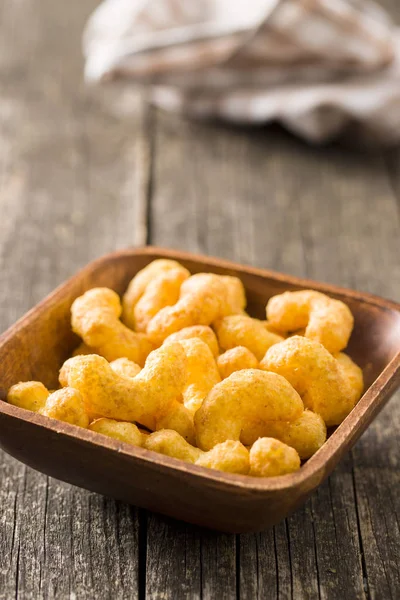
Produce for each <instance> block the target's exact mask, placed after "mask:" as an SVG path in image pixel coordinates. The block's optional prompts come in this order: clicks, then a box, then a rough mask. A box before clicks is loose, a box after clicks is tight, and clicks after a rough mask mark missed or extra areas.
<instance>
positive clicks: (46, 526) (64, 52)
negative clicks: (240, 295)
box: [0, 0, 149, 600]
mask: <svg viewBox="0 0 400 600" xmlns="http://www.w3.org/2000/svg"><path fill="white" fill-rule="evenodd" d="M96 4H97V2H96V1H95V0H85V1H84V2H82V1H81V2H72V3H61V4H58V3H57V4H55V3H53V2H51V1H50V0H43V1H42V2H40V6H39V4H37V3H36V2H23V3H21V2H13V1H6V2H3V3H1V8H0V12H1V16H0V88H1V95H0V96H1V97H0V212H1V215H2V218H1V219H0V282H1V285H0V314H1V324H0V327H1V328H2V330H4V329H5V328H6V327H7V326H8V325H9V324H10V323H12V322H13V321H15V319H16V318H18V317H19V316H20V315H21V314H22V313H23V312H25V311H26V310H27V309H28V308H30V307H31V306H32V305H33V304H35V303H36V302H37V301H38V300H40V299H41V298H42V297H43V296H44V295H45V294H46V293H48V292H49V291H50V290H51V289H53V288H54V287H55V286H56V285H57V284H58V283H60V282H61V281H62V280H64V279H65V278H66V277H68V276H69V275H71V274H72V273H73V272H74V271H75V270H76V269H77V268H80V267H81V266H83V265H84V264H85V263H86V262H87V261H88V260H90V259H92V258H94V257H97V256H99V255H100V254H102V253H104V252H107V251H111V250H114V249H115V248H117V247H120V246H127V245H131V244H134V243H143V242H145V239H146V231H145V229H144V225H145V215H146V194H145V193H144V192H145V188H146V178H147V173H148V168H149V165H148V143H147V138H146V136H145V135H144V127H145V118H144V111H143V107H142V103H141V100H140V98H139V99H138V98H137V97H136V96H135V95H133V94H130V93H129V92H127V93H128V94H130V96H129V97H127V96H125V97H123V98H121V97H119V94H118V93H117V92H115V91H114V90H104V91H101V92H100V91H96V92H95V93H92V92H91V91H90V90H85V89H84V86H83V83H82V79H81V75H82V73H81V70H82V58H81V54H80V37H81V32H82V28H83V24H84V21H85V19H86V16H87V15H88V14H89V12H90V11H91V10H93V8H94V7H95V6H96ZM124 102H125V103H129V104H130V105H132V107H133V110H132V112H131V114H129V115H126V116H125V117H124V115H123V114H121V105H122V104H123V103H124ZM49 451H50V450H49ZM0 480H1V485H0V598H2V599H4V600H10V599H11V598H13V597H17V596H19V597H21V598H24V599H25V598H35V599H39V598H54V597H57V598H73V597H76V598H80V599H81V598H90V599H91V598H94V597H97V598H100V597H102V598H105V597H110V598H111V597H112V598H126V597H129V598H136V597H138V574H139V550H138V537H139V522H138V518H137V511H136V510H135V509H134V508H131V507H128V506H126V505H123V504H120V503H117V502H114V501H113V500H107V499H105V498H103V497H101V496H98V495H96V494H90V493H88V492H86V491H84V490H79V489H76V488H73V487H72V486H68V485H66V484H62V483H60V482H57V481H55V480H53V479H48V478H46V477H45V476H42V475H40V474H38V473H36V472H34V471H32V470H30V469H28V468H25V467H24V466H23V465H21V464H19V463H18V462H17V461H15V460H13V459H12V458H10V457H8V456H6V455H4V454H1V455H0Z"/></svg>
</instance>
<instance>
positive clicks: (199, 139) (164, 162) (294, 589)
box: [148, 115, 400, 599]
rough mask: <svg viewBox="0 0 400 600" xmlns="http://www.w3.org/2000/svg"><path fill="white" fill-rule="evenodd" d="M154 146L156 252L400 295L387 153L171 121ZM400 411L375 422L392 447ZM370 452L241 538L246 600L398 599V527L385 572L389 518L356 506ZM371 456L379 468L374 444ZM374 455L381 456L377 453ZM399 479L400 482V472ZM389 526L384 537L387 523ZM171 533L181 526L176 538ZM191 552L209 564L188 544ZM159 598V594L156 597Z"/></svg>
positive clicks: (161, 122)
mask: <svg viewBox="0 0 400 600" xmlns="http://www.w3.org/2000/svg"><path fill="white" fill-rule="evenodd" d="M154 148H155V150H154V152H155V158H156V162H155V165H154V176H153V184H152V189H153V197H152V202H151V208H152V210H151V221H150V223H151V233H152V238H151V239H152V241H154V242H155V243H158V244H165V245H174V246H178V247H181V248H190V249H195V250H199V251H205V252H209V253H213V254H219V255H222V256H227V257H234V258H235V259H236V260H240V261H243V262H247V263H250V264H255V265H259V266H263V267H271V268H274V269H276V270H282V271H287V272H291V273H295V274H297V275H308V276H312V277H315V278H318V279H321V280H325V281H328V280H329V281H331V282H335V283H342V284H346V285H348V286H355V287H358V288H360V289H365V290H367V291H375V292H376V291H377V289H378V288H379V290H380V293H384V294H386V295H388V296H391V297H394V298H396V297H399V292H400V285H399V284H400V281H399V269H398V264H397V261H396V249H395V246H396V245H397V239H396V232H397V231H398V227H399V222H398V215H397V209H396V199H395V196H394V194H393V191H392V188H391V186H390V181H389V176H388V171H387V168H386V166H385V163H384V160H383V157H382V155H381V154H376V155H373V154H372V155H357V154H353V153H351V152H350V151H346V150H343V149H339V148H328V149H324V150H319V149H311V148H305V147H304V146H303V145H302V144H301V143H299V142H297V141H295V140H294V139H292V138H291V137H289V136H287V135H285V134H283V133H282V132H281V131H279V130H274V129H268V130H266V131H263V132H252V133H251V135H250V132H249V131H246V130H242V131H241V130H235V131H234V130H231V129H229V128H225V127H221V128H219V129H218V130H217V132H216V131H215V129H213V128H211V127H207V126H203V125H197V124H193V123H189V122H183V121H182V120H179V119H172V118H171V117H170V116H165V115H158V119H157V127H156V138H155V145H154ZM167 148H168V152H167V151H166V149H167ZM164 149H165V150H164ZM172 173H177V174H178V176H177V177H172V176H171V174H172ZM378 198H379V204H378V206H379V214H380V218H379V220H378V219H377V218H376V211H377V199H378ZM372 232H373V234H374V236H373V239H371V238H372V236H371V233H372ZM382 265H385V267H384V268H382ZM386 265H387V266H386ZM395 405H396V401H395V400H392V402H391V404H390V407H389V408H388V409H386V411H384V413H383V416H382V417H380V419H379V420H378V421H377V422H376V425H374V428H375V429H376V428H378V430H379V428H380V429H381V439H382V437H383V432H384V431H387V432H388V433H387V439H388V442H387V444H388V445H389V447H392V448H394V447H395V445H396V442H395V439H396V433H395V432H396V427H397V426H398V425H397V423H396V419H395V422H393V423H392V424H391V425H390V426H389V425H388V423H384V420H385V416H386V415H388V416H390V415H391V414H393V407H394V406H395ZM389 418H390V417H389ZM382 423H384V424H382ZM380 424H382V425H380ZM369 435H370V434H369ZM361 444H364V441H363V442H361V443H360V444H359V446H358V447H357V448H356V450H355V454H354V456H355V457H356V458H355V459H354V461H353V460H352V459H351V458H349V459H348V460H346V461H345V462H344V463H342V464H341V465H340V466H339V468H338V469H337V470H336V471H335V473H334V474H333V475H332V476H331V478H330V480H329V481H328V483H326V484H325V485H324V486H322V487H321V488H320V490H319V491H318V492H317V493H316V494H315V495H314V496H313V497H312V498H311V500H310V501H309V503H308V504H307V505H306V507H305V508H304V509H301V510H299V511H297V512H296V514H295V515H293V516H292V517H291V518H290V519H288V521H287V523H286V526H285V527H283V526H278V527H276V528H275V531H274V535H273V536H271V532H266V533H265V534H256V535H246V536H241V538H240V540H239V547H238V552H237V554H238V562H237V564H238V565H239V566H238V568H239V575H238V573H236V575H238V576H237V577H236V581H237V584H238V588H237V593H240V596H241V597H242V598H254V597H258V598H263V597H266V594H268V597H279V598H280V597H284V598H285V597H293V598H296V599H297V598H319V597H321V598H343V597H344V594H348V597H349V598H350V597H357V598H363V597H369V596H370V595H371V596H374V595H375V597H377V598H378V597H380V596H379V594H381V593H382V594H383V593H385V594H386V595H387V597H391V596H390V595H388V594H390V593H391V594H392V596H393V590H394V588H393V586H395V585H396V581H397V577H398V575H397V571H396V569H397V567H396V560H397V553H398V544H399V537H398V532H397V531H396V525H395V527H394V529H393V530H392V531H391V533H390V535H389V534H386V536H385V539H386V537H387V536H388V535H389V538H390V539H389V544H390V556H391V557H392V558H391V560H389V563H390V564H391V566H386V563H387V561H388V550H387V549H386V550H385V551H383V550H382V549H381V554H380V548H379V546H378V540H377V539H376V538H375V540H374V536H375V535H376V534H374V533H373V532H374V530H375V529H374V528H375V527H376V526H377V524H378V523H377V520H378V519H379V516H380V515H379V514H377V515H372V517H371V516H369V518H368V515H367V514H365V513H366V511H367V506H366V504H365V503H366V497H364V502H363V503H361V504H357V501H358V500H361V497H360V496H361V495H364V494H365V487H364V492H363V487H362V482H363V477H362V476H361V473H363V471H364V468H363V456H362V455H360V451H359V449H358V448H359V447H360V446H361ZM366 448H367V450H366V451H367V452H368V456H370V460H371V455H370V447H369V445H367V446H366ZM375 452H378V450H377V449H376V448H375V450H374V449H373V450H372V456H374V453H375ZM392 454H393V455H395V454H396V452H395V450H394V449H393V451H392ZM365 459H366V457H364V460H365ZM384 461H385V459H384ZM353 464H355V465H356V466H355V467H354V468H353ZM386 465H387V463H386ZM380 470H381V467H380V466H378V465H376V467H374V468H373V469H372V472H371V473H370V479H372V478H373V479H374V480H375V481H376V480H377V479H378V480H379V472H380ZM389 471H390V477H391V482H392V484H395V481H394V480H393V478H394V477H396V470H395V469H393V468H391V469H389ZM357 474H360V477H359V478H358V477H357ZM357 483H358V486H357ZM375 485H376V484H375ZM362 492H363V493H362ZM374 505H375V503H374ZM378 506H379V502H377V504H376V507H375V506H374V508H376V510H377V512H378V513H381V514H382V511H378ZM380 506H381V505H380ZM391 510H392V509H389V512H390V511H391ZM361 511H362V514H360V512H361ZM384 514H386V513H385V512H384ZM372 518H373V522H371V519H372ZM397 518H398V507H397V508H396V509H395V508H394V509H393V512H392V513H391V519H393V520H394V522H395V523H396V519H397ZM380 520H382V517H381V519H380ZM379 525H380V529H379V530H378V531H381V530H382V525H383V524H382V523H381V522H380V523H379ZM173 535H174V530H173V528H171V529H170V531H169V536H170V537H171V538H172V537H173ZM379 542H380V543H381V544H383V543H384V542H383V541H381V540H379ZM233 543H234V540H233V538H232V546H233ZM371 543H373V546H372V547H373V548H374V549H373V550H370V548H371ZM153 547H157V538H156V536H154V537H151V538H150V539H149V540H148V553H150V554H151V552H152V548H153ZM260 548H263V551H262V552H260ZM231 552H233V549H232V550H231ZM382 552H383V555H382ZM181 553H182V554H184V555H185V556H187V555H189V554H190V555H193V554H194V555H195V556H197V560H198V561H199V562H200V563H201V561H202V557H201V555H200V554H199V552H198V549H197V547H195V546H192V545H191V544H190V543H189V542H188V543H187V544H185V546H184V547H182V548H181ZM192 560H193V558H192ZM382 564H385V570H384V571H383V569H382ZM305 573H307V576H305ZM384 575H386V576H387V578H388V581H387V580H384V578H383V576H384ZM232 581H233V573H231V574H230V575H228V576H227V579H226V582H227V585H228V586H229V585H231V583H232ZM160 591H161V590H160V589H156V590H154V589H152V590H150V592H151V593H153V595H154V597H157V594H158V593H159V592H160ZM170 592H171V593H172V588H171V589H170ZM150 595H152V594H150ZM393 597H394V596H393Z"/></svg>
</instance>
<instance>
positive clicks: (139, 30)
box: [83, 0, 400, 144]
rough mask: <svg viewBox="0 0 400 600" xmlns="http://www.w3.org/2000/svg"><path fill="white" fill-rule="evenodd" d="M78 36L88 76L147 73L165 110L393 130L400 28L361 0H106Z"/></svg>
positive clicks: (372, 134) (397, 114) (316, 127)
mask: <svg viewBox="0 0 400 600" xmlns="http://www.w3.org/2000/svg"><path fill="white" fill-rule="evenodd" d="M83 43H84V53H85V57H86V65H85V76H86V79H87V80H88V81H95V82H97V81H107V80H112V79H115V78H125V79H130V80H133V81H136V82H139V83H143V84H146V85H148V86H149V90H150V98H151V100H152V102H153V103H155V104H156V105H158V106H160V107H162V108H164V109H167V110H173V111H178V112H181V113H183V114H186V115H189V116H193V117H202V118H221V119H224V120H228V121H231V122H236V123H242V124H261V123H266V122H269V121H273V120H276V121H279V122H281V123H282V124H283V125H285V126H286V127H287V128H288V129H290V130H291V131H293V132H295V133H296V134H298V135H300V136H302V137H303V138H305V139H307V140H308V141H311V142H323V141H327V140H330V139H332V138H333V137H335V136H336V135H338V134H339V133H340V132H342V131H344V130H346V129H347V126H348V125H349V124H350V123H351V124H352V125H353V130H354V131H355V132H356V134H357V135H359V136H360V139H362V138H365V139H368V140H373V141H377V142H380V143H384V144H393V143H397V142H399V141H400V28H398V27H396V26H395V25H394V24H393V22H392V21H391V20H390V18H389V16H388V15H387V14H386V13H385V12H384V11H383V10H382V9H380V8H379V7H378V6H377V5H375V4H374V3H373V2H369V1H368V0H105V1H103V3H102V4H101V5H100V6H99V7H98V8H97V9H96V10H95V12H94V13H93V15H92V16H91V17H90V19H89V22H88V24H87V26H86V30H85V33H84V42H83ZM354 125H355V127H354Z"/></svg>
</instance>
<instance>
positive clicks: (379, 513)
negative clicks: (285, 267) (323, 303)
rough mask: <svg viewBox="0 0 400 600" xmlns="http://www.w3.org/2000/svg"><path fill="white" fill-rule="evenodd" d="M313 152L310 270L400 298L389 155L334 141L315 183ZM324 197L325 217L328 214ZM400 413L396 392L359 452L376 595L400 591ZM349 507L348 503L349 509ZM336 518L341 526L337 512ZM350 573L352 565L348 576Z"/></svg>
mask: <svg viewBox="0 0 400 600" xmlns="http://www.w3.org/2000/svg"><path fill="white" fill-rule="evenodd" d="M312 152H313V151H311V150H307V149H304V150H303V152H302V153H301V154H300V153H299V155H298V159H297V161H295V163H294V164H293V177H294V178H295V179H296V181H297V182H298V190H299V195H300V197H301V218H302V227H303V232H304V233H303V237H304V241H305V246H306V250H307V264H308V273H307V274H308V275H309V276H311V277H313V278H316V279H321V280H325V281H327V280H329V281H332V282H334V283H338V284H341V285H348V286H351V287H356V288H358V289H362V290H367V291H370V292H372V293H377V294H380V295H383V296H388V297H391V298H394V299H397V300H398V299H399V298H400V269H399V264H398V261H397V247H398V242H397V239H398V232H399V226H400V219H399V213H398V206H397V204H396V198H395V195H394V193H393V187H392V185H391V183H390V178H389V176H388V172H387V169H386V165H385V161H384V160H383V158H382V155H381V154H380V153H376V154H368V155H362V154H359V155H357V154H355V155H352V157H351V160H344V159H343V158H344V157H343V151H342V150H340V149H339V148H331V149H328V150H326V151H325V152H323V153H321V154H320V157H319V169H318V172H316V173H315V177H314V180H313V184H312V186H313V187H311V185H310V178H309V177H308V176H307V170H306V166H307V164H308V157H309V155H310V153H312ZM392 156H394V155H392ZM348 158H350V157H348ZM332 184H333V187H332ZM316 186H318V187H316ZM316 191H317V192H318V193H315V192H316ZM324 198H325V199H326V198H329V199H330V202H327V201H326V200H325V201H324V200H323V199H324ZM321 202H322V203H323V210H324V211H325V213H326V217H325V218H321ZM315 215H318V218H316V217H315ZM399 419H400V409H399V404H398V396H396V398H394V399H393V400H392V401H391V402H390V403H389V405H388V407H387V408H386V409H385V410H384V411H383V412H382V414H381V416H380V417H379V418H378V419H377V420H376V421H375V422H374V423H373V425H372V426H371V427H370V428H369V430H368V432H367V433H366V434H365V435H364V436H363V438H362V439H361V441H360V442H359V443H358V444H357V446H356V447H355V449H354V451H353V453H352V454H353V468H352V475H353V478H354V481H353V484H354V490H355V498H356V501H357V510H358V517H359V519H358V522H359V529H360V538H361V539H360V542H361V547H362V549H363V560H364V571H365V572H364V576H365V582H364V585H365V587H366V589H367V591H368V593H369V594H370V595H371V597H375V598H380V597H385V598H391V597H393V598H394V597H396V590H397V593H398V582H399V570H398V564H399V550H400V532H399V525H398V522H399V518H398V515H399V512H398V511H399V505H398V501H397V500H396V498H392V494H391V490H393V489H396V487H398V485H399V474H398V461H399V456H398V447H397V446H398V444H397V441H396V438H397V431H398V427H399ZM350 464H351V463H350ZM349 475H350V472H347V471H346V472H345V477H346V480H347V483H346V487H347V492H346V493H344V494H343V495H339V496H338V498H340V497H341V498H343V499H346V501H348V499H349V497H350V493H351V492H350V490H351V482H350V480H349ZM333 481H335V479H334V478H331V482H333ZM344 483H345V482H344V481H343V482H341V484H342V485H343V484H344ZM321 489H323V488H321ZM335 496H336V494H335ZM349 509H351V507H350V506H349V505H348V503H347V507H346V509H345V510H346V512H347V511H348V510H349ZM321 516H322V515H321ZM335 524H336V526H337V521H336V519H335ZM389 524H390V525H389ZM337 533H338V531H337ZM344 533H345V532H344V531H341V534H340V535H337V540H338V541H337V546H338V549H337V551H338V555H339V557H346V559H345V560H344V561H343V564H347V566H348V552H346V547H347V544H346V545H344V544H343V534H344ZM329 539H331V538H330V536H329V535H328V536H323V537H322V538H321V550H322V549H324V550H325V551H326V549H327V543H328V542H327V540H329ZM340 545H341V548H340ZM320 556H321V554H320ZM320 572H321V570H320ZM350 573H351V570H349V576H350Z"/></svg>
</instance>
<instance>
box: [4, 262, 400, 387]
mask: <svg viewBox="0 0 400 600" xmlns="http://www.w3.org/2000/svg"><path fill="white" fill-rule="evenodd" d="M159 256H160V254H158V253H157V251H156V250H155V251H154V253H151V251H146V253H143V254H141V253H134V252H131V253H130V252H126V253H119V254H116V255H110V256H108V257H105V258H104V259H100V260H99V261H96V262H95V263H93V265H92V266H89V267H88V268H86V269H84V270H83V271H82V272H80V273H78V275H76V276H75V277H73V278H72V279H71V280H70V281H68V282H67V283H66V284H64V285H63V286H61V288H59V289H58V290H57V292H56V293H55V294H54V295H53V296H52V298H51V300H50V301H45V302H44V303H42V304H41V305H39V306H38V307H36V308H35V309H33V311H31V313H29V314H28V315H27V316H26V317H25V318H24V319H23V320H22V321H21V322H19V323H18V324H17V325H15V326H14V327H13V328H11V330H9V332H7V333H6V334H4V336H3V337H2V342H1V355H2V361H1V366H0V386H1V387H2V388H5V389H7V388H8V387H9V386H11V385H13V384H14V383H17V382H18V381H26V380H30V379H35V380H40V381H43V383H44V384H45V385H47V386H48V387H50V388H53V387H55V386H57V383H58V370H59V368H60V366H61V365H62V363H63V362H64V360H66V358H68V357H69V356H70V355H71V352H72V350H73V349H74V348H75V347H76V346H77V345H78V343H79V340H78V338H77V337H76V336H75V335H74V334H73V333H72V331H71V326H70V306H71V303H72V301H73V300H74V299H75V298H76V297H77V296H78V295H80V294H81V293H83V292H84V291H85V290H87V289H89V288H91V287H96V286H106V287H111V288H113V289H114V290H115V291H117V292H118V293H119V294H122V293H123V292H124V290H125V289H126V287H127V285H128V283H129V281H130V279H131V278H132V277H133V276H134V275H135V273H137V271H139V270H140V269H142V268H143V267H144V266H145V265H146V264H148V263H149V262H151V261H152V260H154V259H155V258H158V257H159ZM163 256H165V254H164V255H163ZM170 257H171V258H176V259H177V260H179V261H180V262H182V263H183V264H184V265H185V266H186V267H187V268H188V269H189V270H190V271H191V272H192V273H196V272H201V271H205V270H206V271H212V272H216V273H224V274H231V275H238V276H239V277H240V278H241V279H242V281H243V283H244V285H245V288H246V291H247V298H248V311H249V313H250V314H251V315H252V316H254V317H259V318H265V305H266V302H267V300H268V299H269V298H270V297H271V296H273V295H275V294H279V293H282V292H283V291H285V290H296V289H303V288H304V287H305V286H304V285H301V284H299V283H297V282H296V280H294V279H293V280H292V279H291V278H290V277H288V278H284V279H282V278H280V276H278V275H277V276H276V278H275V277H274V276H273V275H272V274H271V275H270V276H263V275H261V274H258V273H256V272H249V271H248V270H247V269H246V267H238V268H231V267H230V266H229V265H224V264H222V265H221V264H220V263H219V261H218V260H214V259H207V257H204V258H203V257H201V258H198V259H192V258H188V257H185V256H182V255H180V254H179V253H177V254H176V256H175V255H173V254H172V253H171V254H170ZM308 287H315V288H316V289H318V290H319V291H322V292H324V291H326V292H327V293H329V294H330V295H331V296H334V297H336V298H338V299H341V300H343V301H344V302H346V303H347V304H348V305H349V307H350V309H351V311H352V312H353V315H354V317H355V327H354V331H353V334H352V337H351V340H350V344H349V347H348V349H347V352H348V354H350V356H351V357H352V358H353V359H354V360H355V361H356V362H357V364H359V365H360V366H361V367H362V369H363V371H364V377H365V383H366V390H367V389H368V387H369V386H370V385H371V384H372V383H373V382H374V381H375V380H376V379H377V377H379V375H380V374H381V373H382V371H383V369H384V368H385V367H386V366H387V365H388V364H389V362H390V361H391V360H392V359H393V358H394V356H395V355H396V353H397V352H398V351H399V350H400V313H399V312H398V311H396V310H393V309H390V308H387V307H385V306H383V305H379V303H376V302H374V301H373V300H371V299H369V298H368V297H366V298H363V297H362V295H357V294H356V295H353V294H350V293H349V295H347V293H346V292H343V293H342V292H340V291H337V290H333V291H332V288H330V287H329V286H324V285H323V284H315V285H309V286H308Z"/></svg>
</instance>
